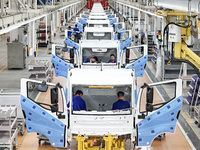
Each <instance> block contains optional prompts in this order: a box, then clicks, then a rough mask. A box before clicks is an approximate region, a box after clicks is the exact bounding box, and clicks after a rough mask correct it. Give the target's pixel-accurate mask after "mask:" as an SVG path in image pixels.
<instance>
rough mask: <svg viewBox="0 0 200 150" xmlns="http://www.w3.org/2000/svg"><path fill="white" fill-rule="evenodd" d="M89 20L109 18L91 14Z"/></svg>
mask: <svg viewBox="0 0 200 150" xmlns="http://www.w3.org/2000/svg"><path fill="white" fill-rule="evenodd" d="M89 20H108V17H107V16H89Z"/></svg>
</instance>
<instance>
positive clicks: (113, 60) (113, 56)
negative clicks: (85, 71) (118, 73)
mask: <svg viewBox="0 0 200 150" xmlns="http://www.w3.org/2000/svg"><path fill="white" fill-rule="evenodd" d="M108 63H116V59H115V55H114V54H111V55H110V60H109V61H108Z"/></svg>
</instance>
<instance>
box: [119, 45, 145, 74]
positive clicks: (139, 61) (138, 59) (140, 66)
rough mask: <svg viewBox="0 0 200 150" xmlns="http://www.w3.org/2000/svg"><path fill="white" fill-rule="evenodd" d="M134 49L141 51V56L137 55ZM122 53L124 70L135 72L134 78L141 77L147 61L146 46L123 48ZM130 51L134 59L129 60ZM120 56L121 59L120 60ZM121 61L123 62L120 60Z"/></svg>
mask: <svg viewBox="0 0 200 150" xmlns="http://www.w3.org/2000/svg"><path fill="white" fill-rule="evenodd" d="M136 49H142V50H143V54H139V56H138V55H137V54H138V53H137V50H136ZM122 51H123V52H122V53H125V68H126V69H134V70H135V77H143V75H144V70H145V66H146V63H147V60H148V53H147V45H137V46H131V47H128V46H127V47H124V48H123V49H122ZM131 51H132V52H133V55H134V58H133V59H131V58H130V56H131ZM122 58H123V57H122V54H121V59H122ZM122 61H123V60H122Z"/></svg>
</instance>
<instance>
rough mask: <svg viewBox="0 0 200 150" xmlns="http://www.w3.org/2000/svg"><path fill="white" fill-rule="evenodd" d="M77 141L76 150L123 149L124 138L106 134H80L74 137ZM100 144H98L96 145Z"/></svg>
mask: <svg viewBox="0 0 200 150" xmlns="http://www.w3.org/2000/svg"><path fill="white" fill-rule="evenodd" d="M75 139H76V140H77V141H78V150H99V149H101V150H125V148H124V140H120V139H119V138H117V137H116V136H115V135H111V134H108V136H103V138H102V139H101V138H100V137H96V136H89V137H86V136H81V135H78V136H76V137H75ZM96 145H100V146H96Z"/></svg>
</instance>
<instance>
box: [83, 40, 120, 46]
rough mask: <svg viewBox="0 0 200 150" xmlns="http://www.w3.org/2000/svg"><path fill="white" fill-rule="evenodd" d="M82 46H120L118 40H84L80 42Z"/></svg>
mask: <svg viewBox="0 0 200 150" xmlns="http://www.w3.org/2000/svg"><path fill="white" fill-rule="evenodd" d="M80 45H81V47H87V48H104V47H105V48H113V47H116V48H117V47H118V46H119V41H118V40H95V42H94V40H82V41H81V42H80Z"/></svg>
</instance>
